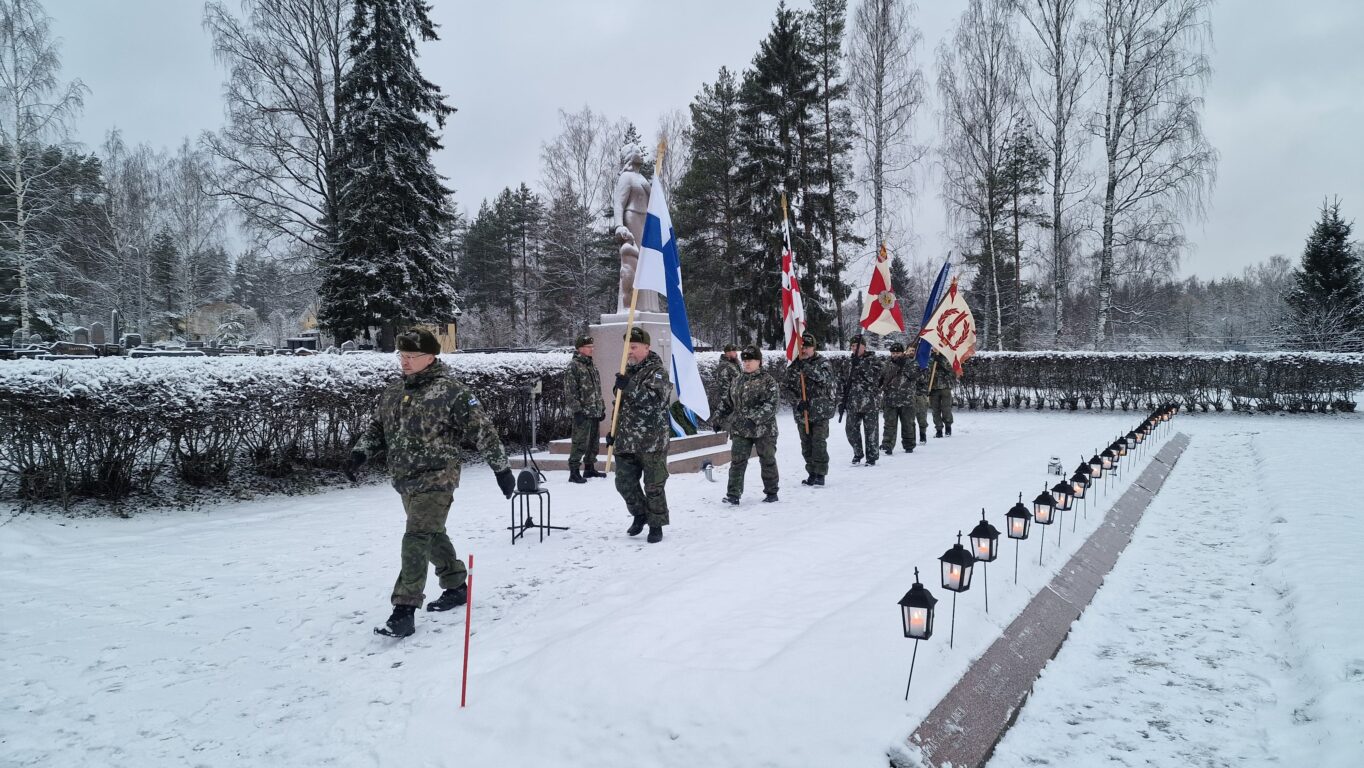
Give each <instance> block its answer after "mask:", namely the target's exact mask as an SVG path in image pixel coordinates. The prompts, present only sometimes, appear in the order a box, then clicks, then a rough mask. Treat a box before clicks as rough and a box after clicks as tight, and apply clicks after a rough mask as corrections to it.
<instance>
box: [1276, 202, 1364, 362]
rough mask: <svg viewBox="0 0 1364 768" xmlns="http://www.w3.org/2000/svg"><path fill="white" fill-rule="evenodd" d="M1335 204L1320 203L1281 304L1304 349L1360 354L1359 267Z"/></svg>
mask: <svg viewBox="0 0 1364 768" xmlns="http://www.w3.org/2000/svg"><path fill="white" fill-rule="evenodd" d="M1352 230H1353V227H1352V225H1351V224H1350V222H1347V221H1345V220H1344V219H1342V218H1341V217H1340V200H1339V199H1335V200H1332V201H1330V202H1323V203H1322V206H1321V217H1320V218H1319V219H1318V220H1317V223H1316V226H1314V227H1313V228H1312V234H1311V235H1309V236H1308V238H1307V246H1306V247H1305V248H1304V249H1303V253H1302V267H1301V268H1300V269H1298V270H1296V271H1295V272H1294V273H1293V287H1292V289H1291V290H1290V291H1289V293H1288V296H1287V297H1286V300H1287V302H1288V307H1289V310H1290V314H1291V319H1292V324H1293V325H1292V328H1291V329H1290V331H1291V334H1292V336H1293V337H1295V340H1296V343H1297V344H1298V345H1299V346H1301V347H1305V348H1309V349H1330V350H1339V351H1345V350H1350V351H1360V350H1361V349H1364V265H1361V260H1360V255H1359V253H1358V252H1357V250H1356V249H1355V247H1354V246H1353V244H1352V243H1351V242H1350V233H1351V231H1352Z"/></svg>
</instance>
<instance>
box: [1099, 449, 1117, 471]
mask: <svg viewBox="0 0 1364 768" xmlns="http://www.w3.org/2000/svg"><path fill="white" fill-rule="evenodd" d="M1116 458H1117V456H1116V455H1114V453H1113V449H1112V448H1105V449H1103V452H1102V453H1100V454H1099V461H1101V462H1103V467H1104V471H1108V470H1111V469H1113V460H1114V459H1116Z"/></svg>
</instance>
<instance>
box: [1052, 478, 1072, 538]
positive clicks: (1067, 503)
mask: <svg viewBox="0 0 1364 768" xmlns="http://www.w3.org/2000/svg"><path fill="white" fill-rule="evenodd" d="M1051 495H1052V496H1054V497H1055V498H1056V511H1057V512H1069V511H1070V508H1071V506H1073V505H1074V503H1075V497H1074V496H1072V495H1071V492H1070V483H1067V482H1066V481H1064V480H1062V481H1061V482H1059V483H1057V484H1056V485H1053V486H1052V487H1051ZM1070 530H1071V531H1072V532H1074V531H1075V516H1074V515H1071V516H1070ZM1057 535H1058V537H1059V535H1060V534H1059V531H1058V534H1057ZM1056 543H1057V546H1060V543H1061V542H1060V540H1059V538H1058V540H1057V542H1056Z"/></svg>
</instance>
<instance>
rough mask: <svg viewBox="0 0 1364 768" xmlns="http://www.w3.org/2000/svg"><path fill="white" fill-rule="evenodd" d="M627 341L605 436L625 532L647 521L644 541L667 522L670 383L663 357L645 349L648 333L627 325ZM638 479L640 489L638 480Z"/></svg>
mask: <svg viewBox="0 0 1364 768" xmlns="http://www.w3.org/2000/svg"><path fill="white" fill-rule="evenodd" d="M626 341H627V342H628V343H629V345H630V352H629V363H628V364H627V365H626V367H625V373H618V374H616V384H615V386H614V387H613V389H612V391H616V390H619V391H620V393H621V397H620V414H619V415H618V416H617V419H616V428H615V432H614V433H613V434H611V435H607V437H606V441H607V445H612V446H614V448H615V452H616V490H617V491H618V492H619V493H620V495H621V498H623V499H625V508H626V509H627V510H628V511H629V512H630V515H631V516H632V517H633V518H634V520H633V522H631V524H630V528H629V529H628V530H627V531H626V533H627V534H629V535H630V536H638V535H639V533H640V531H643V530H644V526H645V524H646V523H647V524H648V526H649V543H650V544H655V543H658V542H660V541H662V540H663V526H665V525H667V524H668V497H667V495H666V494H665V492H664V486H666V485H667V483H668V439H669V438H670V437H671V435H672V428H671V427H670V426H669V424H668V403H669V401H670V400H671V399H672V392H673V385H672V382H671V381H669V380H668V374H667V372H665V371H664V369H663V360H662V359H661V358H660V357H659V356H658V353H657V352H654V351H651V350H650V349H649V333H648V331H645V330H644V329H643V328H640V327H639V326H635V327H633V328H631V329H630V334H629V336H627V337H626ZM641 481H643V489H642V490H641V488H640V483H641Z"/></svg>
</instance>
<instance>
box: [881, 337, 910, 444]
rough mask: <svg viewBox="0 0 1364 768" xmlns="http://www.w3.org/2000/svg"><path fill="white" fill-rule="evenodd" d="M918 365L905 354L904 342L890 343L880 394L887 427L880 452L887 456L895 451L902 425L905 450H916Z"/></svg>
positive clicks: (883, 428) (882, 373)
mask: <svg viewBox="0 0 1364 768" xmlns="http://www.w3.org/2000/svg"><path fill="white" fill-rule="evenodd" d="M918 372H919V367H918V366H917V365H915V364H914V360H913V358H911V357H909V356H908V355H906V354H905V345H904V344H901V343H900V342H898V341H897V342H895V343H893V344H891V345H890V362H889V363H887V364H886V367H885V368H884V369H883V370H882V371H881V393H882V398H883V400H884V402H885V410H884V411H883V415H884V416H885V426H884V427H882V430H883V432H882V437H881V451H882V452H883V453H885V454H886V455H887V456H889V455H890V454H891V452H892V451H894V450H895V432H896V428H897V427H900V428H902V431H903V434H904V438H903V442H902V443H901V445H903V446H904V448H905V453H913V452H914V445H915V442H916V441H915V440H914V395H915V390H916V388H917V382H918V378H919V376H918Z"/></svg>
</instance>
